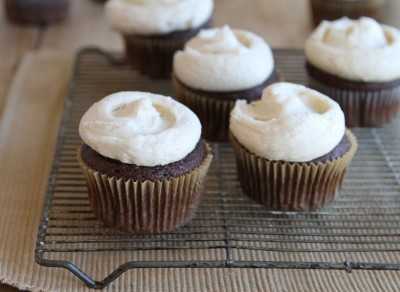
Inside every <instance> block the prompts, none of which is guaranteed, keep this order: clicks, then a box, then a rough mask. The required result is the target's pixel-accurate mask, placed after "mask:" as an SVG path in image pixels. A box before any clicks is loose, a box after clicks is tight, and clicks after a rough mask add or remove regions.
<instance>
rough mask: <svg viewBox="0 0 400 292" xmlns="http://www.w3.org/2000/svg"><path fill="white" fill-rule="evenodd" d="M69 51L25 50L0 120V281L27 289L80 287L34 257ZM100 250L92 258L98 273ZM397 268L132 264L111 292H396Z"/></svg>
mask: <svg viewBox="0 0 400 292" xmlns="http://www.w3.org/2000/svg"><path fill="white" fill-rule="evenodd" d="M70 67H71V58H69V57H66V56H60V55H59V54H55V53H52V52H41V53H32V54H29V55H27V56H26V57H25V58H24V60H23V63H22V65H21V66H20V68H19V71H18V73H17V77H16V79H15V82H14V83H13V84H12V86H11V90H10V93H9V94H10V96H9V98H8V99H7V100H8V101H9V102H8V104H7V105H6V108H5V112H4V115H3V117H2V119H1V121H0V165H1V170H0V184H1V186H2V188H1V193H0V280H1V281H3V282H5V283H7V284H10V285H14V286H16V287H18V288H20V289H29V290H33V291H84V290H87V289H86V288H85V286H84V285H83V284H82V283H81V282H80V281H78V280H76V279H75V278H74V277H73V276H72V274H70V273H69V272H67V271H62V270H55V269H49V268H41V267H39V266H38V265H36V264H35V263H34V246H35V240H36V230H37V225H38V222H39V220H40V216H41V208H42V204H43V202H42V200H43V192H44V189H45V187H46V184H47V174H48V172H49V167H50V164H51V160H52V159H51V158H52V156H53V148H54V142H55V134H56V132H57V127H58V121H59V117H60V114H61V112H62V100H63V97H64V96H65V94H66V90H67V84H68V79H69V75H70ZM102 260H104V258H102V256H99V257H98V260H97V263H96V264H95V263H93V264H92V265H93V271H92V273H93V275H96V273H101V269H99V268H98V267H101V262H102ZM399 285H400V273H399V272H369V271H367V272H365V271H364V272H361V271H355V272H353V273H352V274H348V273H346V272H343V271H314V270H273V269H271V270H267V269H241V270H239V269H146V270H143V269H138V270H133V271H130V272H128V273H126V274H124V275H123V276H122V277H121V278H120V279H118V280H117V281H116V282H115V283H114V284H112V285H111V287H109V288H108V289H107V290H109V291H166V292H167V291H171V292H172V291H174V292H175V291H176V292H178V291H182V292H184V291H235V292H236V291H238V292H239V291H364V292H367V291H398V290H399V289H400V286H399Z"/></svg>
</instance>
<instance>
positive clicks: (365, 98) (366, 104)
mask: <svg viewBox="0 0 400 292" xmlns="http://www.w3.org/2000/svg"><path fill="white" fill-rule="evenodd" d="M309 86H310V87H311V88H313V89H315V90H317V91H319V92H322V93H323V94H325V95H327V96H329V97H330V98H332V99H333V100H335V101H336V102H337V103H338V104H339V105H340V107H341V108H342V110H343V112H344V114H345V117H346V125H347V126H348V127H382V126H384V125H385V124H387V123H390V122H391V121H392V120H393V119H394V118H395V116H396V114H397V113H398V112H399V110H400V86H395V87H392V88H385V89H380V90H355V89H345V88H336V87H333V86H330V85H328V84H326V83H323V82H321V81H318V80H316V79H315V78H312V77H311V76H310V77H309Z"/></svg>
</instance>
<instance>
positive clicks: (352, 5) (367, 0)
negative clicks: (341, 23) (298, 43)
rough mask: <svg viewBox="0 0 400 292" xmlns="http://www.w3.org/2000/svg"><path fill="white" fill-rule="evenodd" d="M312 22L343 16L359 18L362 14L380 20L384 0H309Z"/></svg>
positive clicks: (318, 22)
mask: <svg viewBox="0 0 400 292" xmlns="http://www.w3.org/2000/svg"><path fill="white" fill-rule="evenodd" d="M310 3H311V10H312V15H313V20H314V24H315V25H318V24H320V22H321V21H323V20H335V19H338V18H340V17H343V16H347V17H349V18H353V19H355V18H359V17H362V16H368V17H372V18H374V19H376V20H382V18H383V15H384V7H385V3H386V0H329V1H327V0H311V1H310Z"/></svg>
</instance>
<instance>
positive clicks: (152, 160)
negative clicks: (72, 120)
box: [79, 92, 201, 167]
mask: <svg viewBox="0 0 400 292" xmlns="http://www.w3.org/2000/svg"><path fill="white" fill-rule="evenodd" d="M79 134H80V136H81V138H82V140H83V141H84V142H85V144H87V145H89V146H90V147H91V148H92V149H93V150H95V151H96V152H98V153H99V154H101V155H103V156H105V157H108V158H111V159H115V160H118V161H120V162H122V163H127V164H135V165H138V166H149V167H151V166H157V165H166V164H169V163H173V162H176V161H179V160H181V159H183V158H185V157H186V156H187V155H188V154H189V153H190V152H192V151H193V150H194V148H195V147H196V144H197V143H198V142H199V140H200V135H201V124H200V121H199V119H198V118H197V116H196V115H195V114H194V113H193V112H192V111H191V110H190V109H188V108H187V107H186V106H184V105H182V104H180V103H179V102H177V101H175V100H173V99H172V98H170V97H164V96H161V95H156V94H151V93H146V92H119V93H115V94H112V95H109V96H107V97H105V98H104V99H102V100H100V101H99V102H96V103H95V104H93V105H92V106H91V107H90V108H89V110H88V111H87V112H86V113H85V114H84V115H83V117H82V119H81V121H80V124H79Z"/></svg>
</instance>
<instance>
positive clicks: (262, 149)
mask: <svg viewBox="0 0 400 292" xmlns="http://www.w3.org/2000/svg"><path fill="white" fill-rule="evenodd" d="M230 131H231V133H232V134H233V136H234V137H235V138H236V139H237V140H238V141H239V142H240V143H241V144H242V145H243V146H245V147H246V148H247V149H248V150H249V151H251V152H253V153H254V154H256V155H258V156H260V157H263V158H266V159H269V160H283V161H289V162H307V161H311V160H314V159H316V158H319V157H321V156H323V155H325V154H327V153H329V152H330V151H332V150H333V149H334V148H335V147H336V146H337V145H338V144H339V143H340V141H341V140H342V138H343V136H344V134H345V118H344V114H343V112H342V110H341V108H340V106H339V105H338V104H337V103H336V102H335V101H333V100H332V99H330V98H329V97H327V96H325V95H323V94H321V93H319V92H317V91H315V90H312V89H309V88H306V87H304V86H301V85H296V84H291V83H275V84H273V85H271V86H269V87H267V88H266V89H265V90H264V92H263V96H262V99H261V100H258V101H255V102H252V103H250V104H248V103H247V102H246V101H244V100H239V101H237V102H236V105H235V107H234V109H233V111H232V113H231V121H230Z"/></svg>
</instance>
